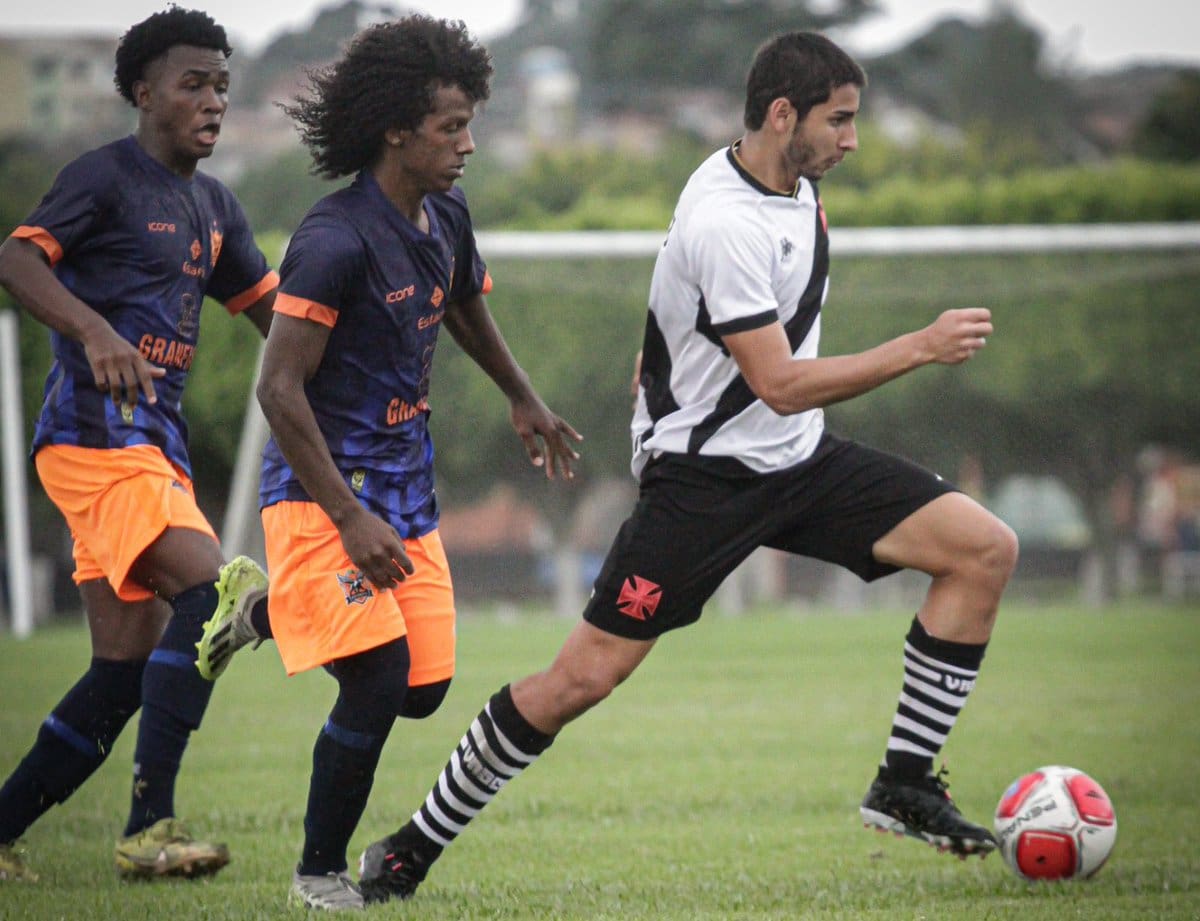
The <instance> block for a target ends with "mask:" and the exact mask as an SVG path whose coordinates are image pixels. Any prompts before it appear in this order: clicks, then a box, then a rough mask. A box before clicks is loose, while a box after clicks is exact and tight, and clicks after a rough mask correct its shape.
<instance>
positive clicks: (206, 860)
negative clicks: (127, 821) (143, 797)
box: [116, 819, 229, 879]
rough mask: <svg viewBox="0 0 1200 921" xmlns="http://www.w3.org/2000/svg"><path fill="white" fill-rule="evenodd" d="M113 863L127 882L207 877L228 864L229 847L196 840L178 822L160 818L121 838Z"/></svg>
mask: <svg viewBox="0 0 1200 921" xmlns="http://www.w3.org/2000/svg"><path fill="white" fill-rule="evenodd" d="M116 860H117V872H119V873H120V874H121V875H122V876H124V877H126V878H130V879H134V878H141V879H151V878H154V877H158V876H189V877H190V876H207V875H208V874H210V873H216V872H217V871H218V870H219V869H221V867H223V866H225V864H227V863H229V848H227V847H226V846H225V845H224V844H210V843H209V842H207V841H197V840H196V839H194V838H193V837H192V836H191V835H190V834H188V830H187V828H185V827H184V824H183V823H182V822H180V821H179V820H178V819H159V820H158V821H157V822H155V823H154V824H153V825H151V826H150V827H149V828H144V829H142V830H141V831H139V832H137V833H135V834H132V835H130V836H129V837H127V838H121V839H120V840H119V841H118V842H117V848H116Z"/></svg>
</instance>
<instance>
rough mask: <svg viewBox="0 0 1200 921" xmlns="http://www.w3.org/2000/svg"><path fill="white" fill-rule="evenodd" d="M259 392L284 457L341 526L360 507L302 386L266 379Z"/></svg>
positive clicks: (308, 489) (259, 387)
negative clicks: (338, 466)
mask: <svg viewBox="0 0 1200 921" xmlns="http://www.w3.org/2000/svg"><path fill="white" fill-rule="evenodd" d="M256 393H257V396H258V402H259V405H260V406H262V410H263V415H265V416H266V417H267V422H268V423H269V424H270V426H271V434H272V435H273V436H274V438H275V443H276V444H277V445H279V450H280V451H282V452H283V456H284V458H285V459H286V460H287V462H288V463H289V464H290V465H291V467H292V469H293V470H294V471H296V476H297V477H298V478H299V479H300V483H301V485H303V486H304V489H305V491H306V492H307V493H308V494H309V496H311V497H312V499H313V501H314V502H316V503H317V504H318V505H319V506H321V508H322V510H323V511H324V512H325V514H326V515H328V516H329V518H330V520H331V521H332V522H333V523H334V524H335V525H338V526H339V527H340V525H341V523H342V522H343V521H345V519H346V517H347V516H348V515H349V514H351V513H352V512H354V511H356V510H358V509H359V508H361V506H359V504H358V500H357V499H356V498H355V497H354V493H353V492H351V491H350V487H348V486H347V485H346V481H345V480H344V479H343V477H342V474H341V471H339V470H338V469H337V465H336V464H334V462H333V457H332V455H330V453H329V446H328V445H327V444H326V443H325V438H324V436H322V434H321V429H320V426H318V425H317V419H316V416H314V415H313V411H312V407H311V406H310V405H309V402H308V399H307V398H306V397H305V394H304V388H303V386H301V385H299V384H282V383H278V382H269V381H267V380H266V379H265V378H264V379H263V380H262V381H260V382H259V385H258V390H257V392H256Z"/></svg>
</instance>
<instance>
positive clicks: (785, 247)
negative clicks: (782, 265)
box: [779, 237, 796, 262]
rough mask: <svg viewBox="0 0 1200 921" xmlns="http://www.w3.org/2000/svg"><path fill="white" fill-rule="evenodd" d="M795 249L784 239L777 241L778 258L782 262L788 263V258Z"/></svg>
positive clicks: (794, 246) (792, 244) (793, 245)
mask: <svg viewBox="0 0 1200 921" xmlns="http://www.w3.org/2000/svg"><path fill="white" fill-rule="evenodd" d="M795 248H796V244H795V243H793V242H792V241H791V240H789V239H788V238H787V237H784V238H783V239H782V240H780V241H779V258H780V260H781V261H783V262H787V261H788V256H790V255H791V254H792V250H794V249H795Z"/></svg>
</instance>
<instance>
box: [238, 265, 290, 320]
mask: <svg viewBox="0 0 1200 921" xmlns="http://www.w3.org/2000/svg"><path fill="white" fill-rule="evenodd" d="M278 287H279V273H278V272H276V271H275V270H274V269H272V270H271V271H269V272H267V274H266V275H264V276H263V277H262V281H260V282H259V283H258V284H257V285H255V286H254V287H253V288H247V289H246V290H245V291H243V292H242V293H241V294H239V295H238V296H237V297H231V298H230V299H229V300H227V301H226V302H225V309H226V310H228V311H229V313H230V314H231V315H236V314H239V313H241V312H242V311H243V310H245V309H246V308H247V307H249V306H250V305H251V304H254V303H257V301H258V299H259V298H261V297H262V296H263V295H265V294H269V293H270V292H272V291H274V290H275V289H276V288H278Z"/></svg>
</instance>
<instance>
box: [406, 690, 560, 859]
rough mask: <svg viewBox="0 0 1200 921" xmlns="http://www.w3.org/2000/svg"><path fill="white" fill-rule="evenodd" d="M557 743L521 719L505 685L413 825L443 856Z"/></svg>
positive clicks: (483, 712)
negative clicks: (506, 787)
mask: <svg viewBox="0 0 1200 921" xmlns="http://www.w3.org/2000/svg"><path fill="white" fill-rule="evenodd" d="M553 741H554V736H551V735H546V734H545V733H543V732H540V731H539V730H537V729H535V728H534V727H533V726H531V725H530V724H529V723H528V722H527V721H526V719H525V717H523V716H521V714H520V712H519V711H518V710H517V708H516V706H515V705H514V704H513V699H512V694H511V693H510V692H509V689H508V685H505V686H504V687H503V688H501V689H500V690H499V691H497V692H496V693H495V694H494V695H492V699H491V700H489V701H488V703H487V706H486V707H484V708H483V710H481V711H480V713H479V715H478V716H477V717H475V719H474V720H473V721H472V723H471V726H470V728H469V729H467V733H466V735H464V736H463V737H462V741H460V742H459V743H458V747H457V748H456V749H455V750H454V753H453V754H452V755H451V756H450V760H449V761H448V762H447V763H446V766H445V767H444V768H443V769H442V773H441V776H439V777H438V781H437V783H436V784H435V785H434V787H433V789H432V790H430V791H429V795H428V796H426V797H425V802H424V803H422V805H421V808H420V809H418V810H417V811H416V812H415V813H413V817H412V819H411V824H412V825H415V826H416V827H417V828H418V829H420V831H421V832H422V834H423V835H424V836H425V837H426V838H428V839H429V840H430V841H432V842H435V843H436V844H437V845H438V847H437V849H436V851H437V852H439V853H440V850H441V848H443V847H445V846H446V845H448V844H449V843H450V842H451V841H453V840H454V839H455V838H457V837H458V836H459V835H460V834H461V833H462V832H463V831H464V830H465V829H466V827H467V824H468V823H469V822H470V821H471V820H472V819H473V818H475V816H477V815H478V814H479V812H480V811H481V810H482V809H483V807H484V806H486V805H487V804H488V803H490V802H491V801H492V799H493V798H494V797H495V796H496V794H497V793H499V792H500V791H501V790H502V789H503V788H504V785H505V784H507V783H508V782H509V781H510V780H512V779H513V778H514V777H516V776H517V775H518V774H520V773H521V772H522V771H523V770H525V768H527V767H529V765H531V764H533V762H534V761H536V760H537V759H538V756H539V755H541V753H542V752H544V751H545V750H546V749H547V748H549V747H550V744H551V743H552V742H553ZM428 850H432V849H428ZM433 856H436V855H433Z"/></svg>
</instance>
